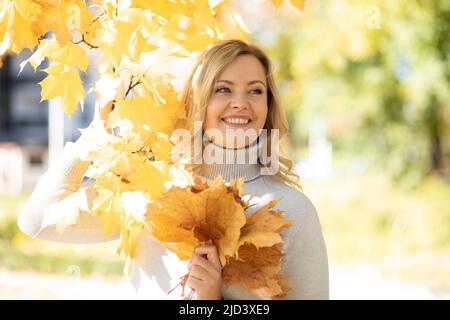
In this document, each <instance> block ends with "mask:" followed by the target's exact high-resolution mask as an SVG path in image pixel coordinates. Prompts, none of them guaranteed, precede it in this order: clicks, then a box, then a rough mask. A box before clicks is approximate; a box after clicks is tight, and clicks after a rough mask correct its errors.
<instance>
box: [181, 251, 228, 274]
mask: <svg viewBox="0 0 450 320" xmlns="http://www.w3.org/2000/svg"><path fill="white" fill-rule="evenodd" d="M194 265H199V266H201V267H203V268H204V269H206V270H207V271H208V272H209V273H211V272H219V271H222V270H221V269H220V268H219V267H218V266H217V265H215V264H214V263H212V262H211V261H209V260H208V259H206V258H204V257H203V256H201V255H198V254H194V256H193V257H192V258H191V260H190V261H189V263H188V269H189V270H190V268H191V267H192V266H194Z"/></svg>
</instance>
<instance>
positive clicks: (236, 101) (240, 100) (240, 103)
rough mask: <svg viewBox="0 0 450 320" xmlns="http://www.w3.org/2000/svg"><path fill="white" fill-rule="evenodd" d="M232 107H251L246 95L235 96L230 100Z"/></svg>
mask: <svg viewBox="0 0 450 320" xmlns="http://www.w3.org/2000/svg"><path fill="white" fill-rule="evenodd" d="M230 107H232V108H234V109H245V108H248V107H249V103H248V101H247V99H245V97H243V96H241V95H236V96H234V97H233V98H232V99H231V101H230Z"/></svg>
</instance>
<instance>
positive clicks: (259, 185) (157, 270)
mask: <svg viewBox="0 0 450 320" xmlns="http://www.w3.org/2000/svg"><path fill="white" fill-rule="evenodd" d="M78 147H79V146H78V143H72V142H68V143H67V144H66V146H65V147H64V150H63V153H62V155H61V156H60V158H59V161H58V163H56V164H55V165H54V166H52V167H51V168H49V170H47V172H46V173H45V174H44V175H43V176H42V178H41V179H40V180H39V182H38V184H37V186H36V188H35V189H34V191H33V193H32V195H31V196H30V198H29V200H28V201H27V203H26V204H25V206H24V208H23V210H22V211H21V213H20V215H19V220H18V224H19V227H20V229H21V230H22V231H23V232H24V233H26V234H28V235H29V236H32V237H38V238H41V239H46V240H50V241H58V242H67V243H95V242H103V241H109V240H116V239H118V236H119V235H118V234H114V235H112V236H111V237H110V238H109V239H105V238H104V237H103V233H102V227H101V221H100V220H99V218H98V217H94V216H91V215H89V214H88V213H87V212H83V211H82V212H81V214H80V217H79V219H78V221H77V222H76V223H75V224H74V225H72V226H69V227H68V228H67V229H66V230H65V232H64V233H63V234H62V235H60V234H58V233H57V232H56V228H55V226H54V225H50V226H47V227H45V228H41V226H42V220H43V216H44V212H45V210H46V208H48V207H49V206H50V205H52V204H54V203H55V202H58V201H61V200H62V199H64V198H65V197H67V196H69V195H70V194H72V193H73V192H74V191H76V190H78V188H79V187H80V185H82V179H83V176H84V174H85V173H86V171H87V169H88V167H89V163H87V162H83V161H81V160H80V159H79V158H78V157H77V154H78ZM196 172H197V173H198V174H200V175H202V176H203V177H205V178H207V179H213V178H214V177H215V176H217V175H222V177H223V178H224V179H225V180H226V181H229V180H230V179H232V178H237V177H244V181H245V183H244V193H245V194H252V195H254V197H253V198H252V200H251V203H254V204H255V205H254V206H252V207H251V208H249V209H247V210H246V214H247V215H250V214H252V213H253V212H255V211H256V210H258V208H260V207H261V206H263V205H265V204H267V203H268V202H269V201H271V200H274V199H278V198H281V201H280V202H279V203H278V204H277V206H276V207H275V208H276V209H277V210H283V211H285V213H284V216H285V217H287V218H289V219H292V220H293V221H294V224H293V225H292V226H291V227H290V228H288V229H287V230H286V231H284V233H283V237H284V244H283V249H284V252H285V255H284V256H283V260H282V273H283V274H285V275H286V276H287V277H288V280H289V286H290V287H291V290H290V291H289V293H288V295H287V296H286V299H328V297H329V289H328V261H327V253H326V248H325V243H324V239H323V236H322V231H321V226H320V222H319V219H318V216H317V213H316V209H315V207H314V205H313V204H312V203H311V201H310V200H309V199H308V198H307V197H306V196H305V195H304V194H303V193H302V192H299V191H297V190H295V189H293V188H292V187H289V186H287V185H286V184H284V183H283V182H281V181H280V180H278V179H277V178H275V177H274V176H268V175H261V174H260V167H259V164H250V163H247V164H236V165H233V164H214V165H206V164H203V165H201V166H200V167H199V168H197V169H196ZM91 196H92V197H95V195H94V194H93V193H91ZM186 264H187V262H186V261H180V260H179V259H178V258H177V257H176V256H175V254H173V253H172V252H171V251H168V250H167V249H165V248H164V247H162V246H161V245H160V244H159V243H157V242H155V241H154V240H153V239H151V238H150V237H148V236H147V235H145V234H143V235H142V236H141V237H140V239H139V240H138V244H137V248H136V255H135V257H134V260H133V263H132V272H131V277H130V281H131V283H132V284H133V286H134V287H135V288H136V294H137V295H136V298H147V299H179V295H177V294H171V295H168V294H167V292H168V291H169V290H170V289H171V288H173V287H174V286H175V285H176V284H177V283H178V282H179V281H180V278H181V277H182V276H183V275H184V274H186V272H187V267H186ZM222 296H223V297H224V299H231V300H240V299H257V297H256V296H254V295H253V294H252V293H250V292H248V291H247V290H245V289H244V288H242V287H240V286H238V285H233V286H224V285H223V286H222Z"/></svg>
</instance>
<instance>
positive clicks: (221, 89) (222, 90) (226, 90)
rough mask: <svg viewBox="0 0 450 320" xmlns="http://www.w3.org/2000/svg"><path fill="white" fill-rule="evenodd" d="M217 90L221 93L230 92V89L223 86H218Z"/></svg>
mask: <svg viewBox="0 0 450 320" xmlns="http://www.w3.org/2000/svg"><path fill="white" fill-rule="evenodd" d="M216 92H220V93H226V92H230V89H228V88H226V87H222V88H218V89H217V90H216Z"/></svg>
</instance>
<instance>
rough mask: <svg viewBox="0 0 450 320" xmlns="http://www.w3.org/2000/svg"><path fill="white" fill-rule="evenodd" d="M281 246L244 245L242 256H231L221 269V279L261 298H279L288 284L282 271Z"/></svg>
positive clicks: (241, 249) (285, 290) (285, 292)
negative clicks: (257, 246) (258, 246)
mask: <svg viewBox="0 0 450 320" xmlns="http://www.w3.org/2000/svg"><path fill="white" fill-rule="evenodd" d="M282 256H283V253H282V249H281V246H280V245H274V246H271V247H262V248H259V249H258V248H256V247H255V246H254V245H253V244H245V245H243V246H241V247H240V248H239V257H240V258H239V259H237V258H231V259H229V261H228V263H227V264H226V265H225V266H224V268H223V269H222V280H223V283H224V284H225V285H227V286H229V285H233V284H238V285H240V286H242V287H244V288H246V289H247V290H249V291H250V292H253V293H254V294H255V295H257V296H258V297H260V298H261V299H264V300H267V299H280V298H282V297H284V296H285V295H286V294H287V292H288V290H289V287H288V285H287V278H286V277H285V276H283V275H281V274H280V270H281V258H282Z"/></svg>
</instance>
